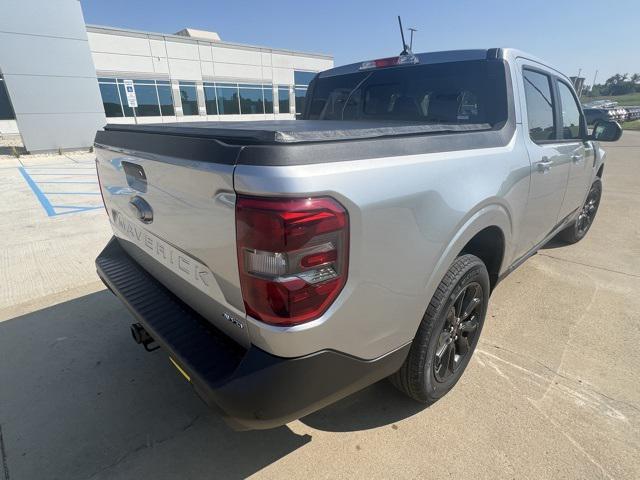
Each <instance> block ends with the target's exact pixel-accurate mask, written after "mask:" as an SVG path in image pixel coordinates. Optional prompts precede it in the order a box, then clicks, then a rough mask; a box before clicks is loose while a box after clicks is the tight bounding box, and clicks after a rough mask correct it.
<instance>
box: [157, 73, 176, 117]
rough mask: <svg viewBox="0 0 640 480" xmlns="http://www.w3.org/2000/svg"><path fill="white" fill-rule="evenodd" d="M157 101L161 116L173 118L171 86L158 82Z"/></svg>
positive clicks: (167, 83)
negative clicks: (158, 101)
mask: <svg viewBox="0 0 640 480" xmlns="http://www.w3.org/2000/svg"><path fill="white" fill-rule="evenodd" d="M158 100H160V112H161V113H162V115H167V116H173V115H175V111H174V109H173V95H171V86H170V85H169V82H166V83H165V82H160V81H159V82H158Z"/></svg>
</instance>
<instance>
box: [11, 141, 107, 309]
mask: <svg viewBox="0 0 640 480" xmlns="http://www.w3.org/2000/svg"><path fill="white" fill-rule="evenodd" d="M97 181H98V180H97V177H96V172H95V157H94V156H93V154H90V153H84V154H81V153H74V154H66V155H35V156H29V155H24V156H21V157H20V158H14V157H8V156H0V232H2V235H0V266H1V267H2V268H1V269H0V282H1V284H2V288H0V312H1V311H2V310H4V309H9V308H12V309H13V310H14V311H19V309H20V305H22V304H23V303H25V302H32V301H34V300H37V299H40V298H42V297H46V296H50V295H56V294H59V293H60V292H64V291H65V290H69V289H72V288H75V287H80V286H86V285H87V284H90V283H93V284H94V285H95V286H96V288H97V287H99V286H100V283H99V282H98V281H97V278H96V276H95V269H94V267H93V261H94V259H95V257H96V255H97V254H98V252H99V251H100V248H101V245H103V244H104V243H105V242H106V240H107V239H108V238H109V236H110V234H109V226H108V224H107V222H106V220H105V214H104V210H103V208H102V203H101V202H102V200H101V197H100V192H99V189H98V183H97Z"/></svg>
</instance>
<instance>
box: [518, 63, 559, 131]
mask: <svg viewBox="0 0 640 480" xmlns="http://www.w3.org/2000/svg"><path fill="white" fill-rule="evenodd" d="M523 78H524V93H525V99H526V102H527V119H528V122H529V136H530V137H531V139H532V140H534V141H536V140H553V139H555V138H556V127H555V122H554V118H553V97H552V96H551V86H550V85H551V83H550V82H551V79H550V78H549V76H548V75H545V74H543V73H539V72H534V71H533V70H524V73H523Z"/></svg>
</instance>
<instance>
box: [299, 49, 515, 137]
mask: <svg viewBox="0 0 640 480" xmlns="http://www.w3.org/2000/svg"><path fill="white" fill-rule="evenodd" d="M307 102H308V104H309V107H308V111H307V112H305V115H306V116H305V117H304V118H306V119H309V120H392V121H393V120H397V121H402V122H412V123H427V124H488V125H490V126H491V127H497V126H501V125H502V124H504V122H506V120H507V117H508V107H507V103H508V102H507V87H506V74H505V66H504V63H503V62H498V61H488V60H468V61H460V62H449V63H438V64H429V65H410V66H406V65H405V66H399V67H391V68H381V69H375V70H363V71H358V72H354V73H350V74H343V75H336V76H330V77H324V78H323V77H319V78H317V79H316V80H315V81H314V82H313V83H312V86H311V88H310V89H309V92H308V96H307Z"/></svg>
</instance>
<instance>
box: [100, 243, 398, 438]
mask: <svg viewBox="0 0 640 480" xmlns="http://www.w3.org/2000/svg"><path fill="white" fill-rule="evenodd" d="M96 267H97V271H98V275H99V276H100V278H101V279H102V281H103V282H104V283H105V285H106V286H107V287H108V288H109V289H110V290H111V291H112V292H113V293H114V294H115V295H116V296H117V297H118V298H119V299H120V300H121V301H122V302H123V303H124V304H125V305H126V306H127V308H128V309H129V310H130V311H131V313H132V314H133V316H134V317H135V318H136V320H137V321H138V322H140V323H141V324H142V325H143V326H144V328H145V329H146V330H147V332H148V333H149V334H150V335H151V336H152V337H153V339H154V340H155V341H156V342H157V343H158V344H159V345H160V346H161V347H162V348H164V349H165V350H166V351H167V352H168V354H169V356H170V358H171V359H172V360H173V362H174V363H175V364H176V365H177V366H178V367H179V368H180V369H181V370H182V373H183V374H184V375H185V377H186V378H187V379H188V380H189V381H190V383H191V384H192V385H193V387H194V389H195V390H196V392H197V393H198V395H199V396H200V397H201V398H202V399H203V400H204V401H205V402H206V403H207V404H208V405H210V406H211V407H214V408H219V409H220V410H221V411H222V412H223V415H224V417H225V419H226V420H227V422H228V423H229V424H230V425H231V426H232V427H233V428H235V429H238V430H249V429H265V428H273V427H277V426H280V425H284V424H285V423H287V422H290V421H292V420H295V419H297V418H301V417H303V416H305V415H307V414H309V413H311V412H314V411H316V410H318V409H320V408H322V407H324V406H326V405H329V404H331V403H333V402H335V401H337V400H339V399H340V398H343V397H345V396H347V395H349V394H351V393H353V392H355V391H357V390H360V389H361V388H364V387H366V386H368V385H370V384H372V383H374V382H376V381H378V380H381V379H382V378H384V377H386V376H388V375H390V374H392V373H393V372H395V371H396V370H398V369H399V368H400V366H401V365H402V363H403V362H404V359H405V358H406V356H407V353H408V351H409V345H408V344H407V345H405V346H403V347H401V348H399V349H397V350H394V351H392V352H390V353H388V354H386V355H384V356H382V357H380V358H377V359H374V360H362V359H358V358H354V357H352V356H349V355H345V354H342V353H340V352H336V351H333V350H323V351H319V352H316V353H313V354H310V355H306V356H303V357H296V358H282V357H277V356H274V355H271V354H269V353H267V352H265V351H263V350H261V349H259V348H258V347H255V346H253V345H252V346H251V347H250V348H249V349H244V348H243V347H241V346H240V345H238V344H236V343H235V342H233V341H232V340H231V339H230V338H229V337H228V336H226V335H224V334H223V333H221V332H220V331H219V330H217V329H215V328H214V327H213V326H212V325H211V324H210V323H209V322H207V321H206V320H205V319H204V318H203V317H202V316H200V315H199V314H198V313H196V312H195V311H194V310H192V309H191V308H190V307H189V306H188V305H186V304H185V303H184V302H182V301H181V300H180V299H179V298H178V297H176V296H175V295H174V294H173V293H171V292H170V291H169V290H168V289H167V288H166V287H164V285H162V284H161V283H160V282H159V281H157V280H156V279H155V278H154V277H152V276H151V275H150V274H149V273H147V272H146V271H145V270H144V269H143V268H142V267H141V266H140V265H139V264H137V263H136V262H135V261H134V260H133V259H132V258H131V257H130V256H129V255H128V254H127V253H126V252H125V251H124V250H123V249H122V247H121V246H120V244H119V243H118V240H116V239H115V238H112V239H111V241H110V242H109V243H108V244H107V246H106V247H105V248H104V250H103V251H102V252H101V253H100V255H99V256H98V258H97V259H96Z"/></svg>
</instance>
